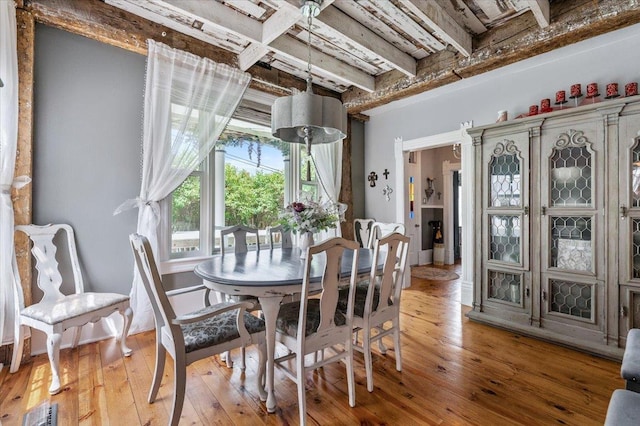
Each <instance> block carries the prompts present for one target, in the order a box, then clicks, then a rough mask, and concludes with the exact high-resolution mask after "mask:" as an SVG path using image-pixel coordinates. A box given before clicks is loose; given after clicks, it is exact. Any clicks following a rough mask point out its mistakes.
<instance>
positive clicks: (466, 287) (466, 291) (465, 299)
mask: <svg viewBox="0 0 640 426" xmlns="http://www.w3.org/2000/svg"><path fill="white" fill-rule="evenodd" d="M460 303H462V304H463V305H465V306H473V281H465V280H462V282H461V283H460Z"/></svg>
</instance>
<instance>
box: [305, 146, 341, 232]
mask: <svg viewBox="0 0 640 426" xmlns="http://www.w3.org/2000/svg"><path fill="white" fill-rule="evenodd" d="M311 155H312V156H313V162H314V164H315V166H316V172H317V174H318V180H319V181H320V196H321V197H322V200H324V201H330V202H332V203H335V204H337V203H338V199H339V197H340V187H341V186H342V141H341V140H340V141H338V142H333V143H323V144H318V145H313V147H312V149H311ZM334 232H335V236H342V232H341V231H340V223H337V226H336V229H335V231H334V230H329V231H327V232H323V233H321V238H322V239H325V238H328V237H331V236H333V235H331V234H333V233H334ZM325 234H326V235H325Z"/></svg>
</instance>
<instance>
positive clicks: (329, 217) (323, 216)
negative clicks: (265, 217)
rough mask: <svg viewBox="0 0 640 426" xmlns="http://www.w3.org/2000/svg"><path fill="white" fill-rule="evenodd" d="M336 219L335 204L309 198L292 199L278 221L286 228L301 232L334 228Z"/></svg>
mask: <svg viewBox="0 0 640 426" xmlns="http://www.w3.org/2000/svg"><path fill="white" fill-rule="evenodd" d="M337 221H338V214H337V212H336V206H335V205H333V204H332V203H321V202H318V201H313V200H311V199H305V200H302V201H294V202H293V203H291V204H289V205H288V206H287V207H285V209H284V211H283V212H282V213H281V214H280V223H281V224H282V226H283V227H284V228H285V229H286V230H291V231H293V232H295V233H300V234H303V233H305V232H311V233H316V232H320V231H325V230H327V229H329V228H335V227H336V222H337Z"/></svg>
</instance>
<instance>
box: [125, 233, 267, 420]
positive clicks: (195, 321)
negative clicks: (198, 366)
mask: <svg viewBox="0 0 640 426" xmlns="http://www.w3.org/2000/svg"><path fill="white" fill-rule="evenodd" d="M129 239H130V241H131V248H132V250H133V255H134V258H135V263H136V267H137V269H138V272H139V273H140V276H141V277H142V282H143V284H144V288H145V290H146V291H147V294H148V296H149V300H150V301H151V305H152V307H153V313H154V319H155V325H156V367H155V370H154V374H153V382H152V383H151V389H150V391H149V398H148V401H149V403H153V402H154V401H155V399H156V396H157V394H158V389H159V388H160V383H161V382H162V376H163V371H164V364H165V358H166V353H167V352H169V355H171V358H173V363H174V366H173V376H174V384H173V386H174V391H173V402H172V407H171V417H170V419H169V424H170V425H172V426H173V425H177V424H178V422H179V421H180V413H181V412H182V406H183V403H184V396H185V388H186V381H187V373H186V369H187V366H188V365H190V364H191V363H193V362H195V361H198V360H200V359H203V358H208V357H210V356H212V355H216V354H221V353H224V352H227V351H229V350H231V349H235V348H239V347H245V346H247V345H250V344H257V345H258V349H259V359H258V364H259V370H258V376H257V380H258V390H259V393H260V398H261V399H262V400H263V401H266V399H267V394H266V392H265V390H264V387H263V383H264V381H263V377H264V373H265V363H266V353H267V352H266V343H265V342H266V340H265V325H264V321H263V320H262V319H260V318H258V317H256V316H255V315H251V314H250V313H248V312H247V309H248V308H250V307H251V303H249V302H223V303H219V304H215V305H212V306H207V307H205V308H203V309H199V310H195V311H193V312H190V313H188V314H184V315H180V316H178V315H176V313H175V311H174V310H173V308H172V306H171V303H170V302H169V299H168V297H167V295H166V292H165V290H164V287H163V285H162V278H161V277H160V273H159V272H158V268H157V266H156V262H155V259H154V256H153V253H152V251H151V246H150V245H149V241H148V240H147V238H146V237H143V236H141V235H138V234H131V236H130V237H129Z"/></svg>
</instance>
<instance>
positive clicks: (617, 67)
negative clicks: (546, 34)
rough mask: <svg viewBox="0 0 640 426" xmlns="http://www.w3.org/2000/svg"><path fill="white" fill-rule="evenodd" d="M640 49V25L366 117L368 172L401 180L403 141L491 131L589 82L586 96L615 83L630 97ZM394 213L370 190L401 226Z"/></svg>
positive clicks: (370, 208)
mask: <svg viewBox="0 0 640 426" xmlns="http://www.w3.org/2000/svg"><path fill="white" fill-rule="evenodd" d="M639 43H640V25H634V26H632V27H629V28H625V29H622V30H619V31H616V32H613V33H609V34H605V35H602V36H599V37H596V38H593V39H591V40H587V41H584V42H581V43H576V44H574V45H571V46H567V47H565V48H562V49H558V50H555V51H553V52H549V53H547V54H544V55H540V56H536V57H534V58H531V59H528V60H526V61H522V62H519V63H516V64H512V65H510V66H507V67H504V68H502V69H500V70H496V71H492V72H489V73H486V74H482V75H480V76H476V77H473V78H470V79H465V80H461V81H459V82H457V83H454V84H450V85H447V86H444V87H441V88H438V89H436V90H432V91H429V92H425V93H423V94H420V95H416V96H414V97H412V98H409V99H405V100H402V101H398V102H394V103H391V104H388V105H385V106H382V107H380V108H376V109H373V110H370V111H364V113H365V114H369V115H370V117H371V118H370V120H369V121H368V122H367V123H366V124H365V132H366V139H365V145H366V149H365V169H366V170H368V171H371V170H375V171H376V172H377V173H378V177H379V178H380V172H381V171H383V170H384V169H385V168H387V169H389V171H390V172H391V173H392V174H391V176H393V175H394V173H395V162H394V140H395V138H396V137H401V138H402V139H403V140H405V141H408V140H411V139H416V138H420V137H426V136H431V135H436V134H440V133H444V132H449V131H452V130H457V129H459V128H460V123H461V122H464V121H469V120H473V124H474V125H475V126H481V125H485V124H490V123H493V122H495V121H496V118H497V111H499V110H503V109H506V110H508V112H509V119H513V118H514V117H515V116H516V115H518V114H521V113H524V112H527V111H528V108H529V105H533V104H538V105H539V104H540V100H541V99H543V98H551V100H552V102H553V101H554V99H555V93H556V91H558V90H565V91H566V92H567V98H568V97H569V89H570V87H571V85H572V84H574V83H581V84H582V91H583V93H584V92H586V85H587V84H588V83H591V82H596V83H598V85H599V88H600V93H603V92H604V90H605V86H606V84H607V83H610V82H617V83H618V84H619V87H620V88H621V89H622V92H623V93H624V85H625V84H626V83H628V82H631V81H640V55H638V54H637V51H638V44H639ZM582 99H584V98H582ZM567 105H569V104H567ZM378 182H379V181H378ZM396 195H398V194H396V193H394V194H393V196H396ZM386 206H387V203H385V202H384V197H383V195H382V192H381V191H366V196H365V213H366V215H367V216H368V217H376V219H378V220H382V221H395V211H394V210H393V209H388V208H386Z"/></svg>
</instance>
